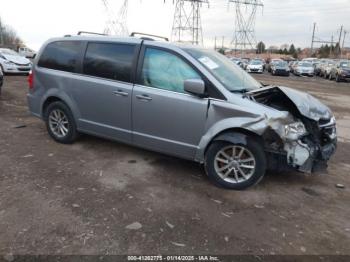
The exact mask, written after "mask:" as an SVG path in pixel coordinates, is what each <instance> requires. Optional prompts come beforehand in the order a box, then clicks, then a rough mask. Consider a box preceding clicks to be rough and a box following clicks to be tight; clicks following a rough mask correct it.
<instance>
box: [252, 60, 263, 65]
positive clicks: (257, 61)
mask: <svg viewBox="0 0 350 262" xmlns="http://www.w3.org/2000/svg"><path fill="white" fill-rule="evenodd" d="M250 64H251V65H262V64H263V63H262V62H261V61H259V60H253V61H251V62H250Z"/></svg>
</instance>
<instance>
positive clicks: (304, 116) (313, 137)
mask: <svg viewBox="0 0 350 262" xmlns="http://www.w3.org/2000/svg"><path fill="white" fill-rule="evenodd" d="M247 97H248V98H249V99H251V100H253V101H255V102H257V103H260V104H264V105H266V106H268V107H272V108H274V109H277V110H279V111H286V112H289V113H290V114H291V115H292V117H293V118H294V121H295V123H293V124H292V125H286V126H285V128H284V131H283V132H282V131H277V130H274V129H273V128H271V129H269V130H268V131H267V132H265V134H264V141H265V150H266V152H267V153H268V155H270V156H271V157H270V161H269V162H270V165H271V166H272V168H273V169H279V170H281V169H285V168H284V167H285V166H287V165H288V167H292V168H296V169H298V170H299V171H301V172H307V173H311V172H314V171H318V170H319V169H321V168H322V169H323V168H324V167H326V166H327V165H326V163H327V161H328V160H329V159H330V157H331V156H332V155H333V154H334V152H335V150H336V145H337V135H336V123H335V118H334V117H333V116H332V113H331V111H330V110H329V108H328V107H326V106H325V105H323V104H322V103H321V102H319V101H318V100H317V99H316V98H314V97H313V96H310V95H308V94H305V93H301V92H298V91H296V90H293V89H290V88H286V87H265V88H262V89H259V90H254V91H252V92H249V93H248V94H247ZM276 159H279V160H276ZM284 160H286V162H285V161H284ZM283 162H284V163H283ZM276 166H278V167H276Z"/></svg>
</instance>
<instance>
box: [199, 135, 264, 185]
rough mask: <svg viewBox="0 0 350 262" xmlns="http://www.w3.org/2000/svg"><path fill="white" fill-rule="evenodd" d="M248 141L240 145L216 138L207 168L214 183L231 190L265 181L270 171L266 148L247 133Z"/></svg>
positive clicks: (207, 155) (211, 147)
mask: <svg viewBox="0 0 350 262" xmlns="http://www.w3.org/2000/svg"><path fill="white" fill-rule="evenodd" d="M245 141H246V142H244V143H243V142H242V143H237V144H234V143H230V142H226V141H216V142H213V143H212V144H211V145H210V147H209V149H208V151H207V153H206V159H205V169H206V172H207V174H208V176H209V178H210V180H211V181H213V183H215V184H216V185H218V186H221V187H224V188H227V189H233V190H244V189H246V188H248V187H251V186H254V185H255V184H257V183H259V182H260V181H261V180H262V178H263V177H264V175H265V172H266V156H265V152H264V150H263V147H262V146H261V144H260V143H259V142H257V141H256V140H255V139H254V138H252V137H247V136H246V139H245ZM241 150H244V151H243V153H242V152H241ZM240 154H241V157H239V155H240ZM225 155H226V156H225ZM229 157H231V158H229ZM248 160H251V161H248ZM253 166H254V169H253V168H252V167H253ZM225 167H226V168H225ZM221 169H223V170H221Z"/></svg>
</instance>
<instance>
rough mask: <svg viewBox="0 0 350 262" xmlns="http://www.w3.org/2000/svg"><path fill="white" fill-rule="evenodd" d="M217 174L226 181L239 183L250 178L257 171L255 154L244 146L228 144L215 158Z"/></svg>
mask: <svg viewBox="0 0 350 262" xmlns="http://www.w3.org/2000/svg"><path fill="white" fill-rule="evenodd" d="M214 161H215V163H214V168H215V171H216V172H217V174H218V175H219V176H220V178H221V179H223V180H224V181H226V182H229V183H233V184H238V183H242V182H245V181H247V180H249V179H250V178H251V177H252V176H253V175H254V172H255V169H256V160H255V157H254V155H253V154H252V153H251V152H250V151H249V150H248V149H247V148H245V147H243V146H228V147H225V148H223V149H222V150H220V151H219V152H218V153H217V154H216V156H215V159H214Z"/></svg>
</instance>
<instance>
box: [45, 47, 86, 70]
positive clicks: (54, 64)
mask: <svg viewBox="0 0 350 262" xmlns="http://www.w3.org/2000/svg"><path fill="white" fill-rule="evenodd" d="M82 48H83V44H82V42H79V41H59V42H53V43H50V44H48V45H47V46H46V48H45V49H44V51H43V53H42V55H41V56H40V59H39V62H38V66H40V67H44V68H49V69H55V70H60V71H66V72H76V71H77V65H78V63H79V56H80V53H81V51H82Z"/></svg>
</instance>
